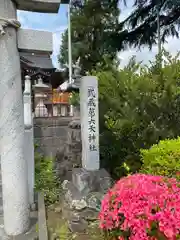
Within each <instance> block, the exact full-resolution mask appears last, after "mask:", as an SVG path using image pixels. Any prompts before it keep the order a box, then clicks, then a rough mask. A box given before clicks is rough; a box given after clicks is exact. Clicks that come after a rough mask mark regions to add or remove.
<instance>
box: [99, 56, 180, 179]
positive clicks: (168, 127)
mask: <svg viewBox="0 0 180 240" xmlns="http://www.w3.org/2000/svg"><path fill="white" fill-rule="evenodd" d="M163 58H166V59H167V62H166V63H165V64H164V67H163V68H162V69H156V68H157V67H155V66H156V65H157V62H155V63H152V64H151V65H150V66H149V67H144V66H141V64H138V63H136V62H135V60H134V59H132V60H131V61H130V63H129V65H128V66H126V67H125V68H124V69H121V70H118V69H114V70H113V71H112V70H109V71H108V70H106V71H104V70H99V71H98V72H95V73H94V74H95V75H96V76H97V77H98V79H99V98H100V107H99V110H100V152H101V159H102V164H103V166H105V167H106V168H108V170H110V172H111V173H113V176H114V177H117V178H118V179H119V178H120V177H121V176H122V175H124V174H126V169H124V167H123V163H124V162H125V163H126V164H127V165H128V166H129V167H130V172H131V173H135V172H137V171H139V169H140V168H141V164H142V163H141V158H140V149H141V148H150V147H151V146H152V145H153V144H157V143H158V142H159V141H160V140H164V139H167V138H169V139H173V138H177V137H178V136H180V81H179V79H180V77H179V76H180V61H179V60H178V59H177V57H175V58H171V57H170V56H169V55H168V54H167V53H165V56H164V57H163Z"/></svg>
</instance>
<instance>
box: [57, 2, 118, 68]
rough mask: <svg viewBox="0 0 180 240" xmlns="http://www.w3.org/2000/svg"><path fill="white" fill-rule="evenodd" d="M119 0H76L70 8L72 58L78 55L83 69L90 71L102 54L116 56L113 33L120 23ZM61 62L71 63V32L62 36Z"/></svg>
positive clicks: (74, 59)
mask: <svg viewBox="0 0 180 240" xmlns="http://www.w3.org/2000/svg"><path fill="white" fill-rule="evenodd" d="M118 16H119V9H118V0H99V1H96V0H86V1H81V0H74V1H73V2H72V9H71V32H72V58H73V62H75V61H76V60H77V59H78V58H79V57H80V59H81V65H82V68H83V72H85V71H91V70H92V69H93V68H94V67H95V66H96V65H97V63H102V61H103V56H108V57H109V58H111V59H114V58H116V49H115V48H113V47H112V43H111V38H110V35H111V34H112V33H113V32H114V31H115V30H116V28H117V25H118ZM59 62H60V63H61V64H65V63H67V62H68V32H67V30H66V31H65V33H64V34H63V37H62V45H61V49H60V55H59Z"/></svg>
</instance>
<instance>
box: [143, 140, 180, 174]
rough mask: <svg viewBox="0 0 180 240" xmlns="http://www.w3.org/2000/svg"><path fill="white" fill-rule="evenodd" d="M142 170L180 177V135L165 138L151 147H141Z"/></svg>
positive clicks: (147, 172)
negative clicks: (173, 137)
mask: <svg viewBox="0 0 180 240" xmlns="http://www.w3.org/2000/svg"><path fill="white" fill-rule="evenodd" d="M140 152H141V160H142V163H143V164H142V168H141V172H142V173H146V174H152V175H162V176H167V177H177V178H179V176H178V175H179V174H178V172H180V137H178V138H177V139H172V140H169V139H167V140H163V141H160V142H159V143H158V144H155V145H153V146H152V147H151V148H150V149H141V151H140Z"/></svg>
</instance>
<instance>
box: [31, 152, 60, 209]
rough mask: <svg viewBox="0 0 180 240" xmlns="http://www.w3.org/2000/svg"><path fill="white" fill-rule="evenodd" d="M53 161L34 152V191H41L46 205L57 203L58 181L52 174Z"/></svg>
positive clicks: (53, 173)
mask: <svg viewBox="0 0 180 240" xmlns="http://www.w3.org/2000/svg"><path fill="white" fill-rule="evenodd" d="M53 168H54V160H53V159H52V158H47V157H44V156H43V155H42V154H40V153H38V152H35V189H36V191H42V192H43V193H44V196H45V203H46V205H50V204H53V203H55V202H56V201H58V197H59V181H58V179H57V177H56V175H55V172H54V169H53Z"/></svg>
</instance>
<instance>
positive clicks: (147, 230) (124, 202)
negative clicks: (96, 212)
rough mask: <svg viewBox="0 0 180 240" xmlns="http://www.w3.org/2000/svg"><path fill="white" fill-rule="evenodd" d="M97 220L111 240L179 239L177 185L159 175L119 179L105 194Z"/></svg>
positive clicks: (172, 179)
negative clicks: (98, 219)
mask: <svg viewBox="0 0 180 240" xmlns="http://www.w3.org/2000/svg"><path fill="white" fill-rule="evenodd" d="M99 217H100V228H101V229H102V230H103V231H104V232H105V233H106V235H107V236H108V237H109V238H110V239H113V240H125V239H129V240H177V239H180V185H179V183H178V182H177V180H176V179H174V178H171V179H168V178H165V177H162V176H152V175H144V174H134V175H132V176H128V177H125V178H122V179H121V180H119V181H118V182H117V183H116V184H115V186H114V187H113V188H112V189H111V190H109V192H108V193H107V194H106V195H105V197H104V199H103V201H102V205H101V211H100V216H99Z"/></svg>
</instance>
